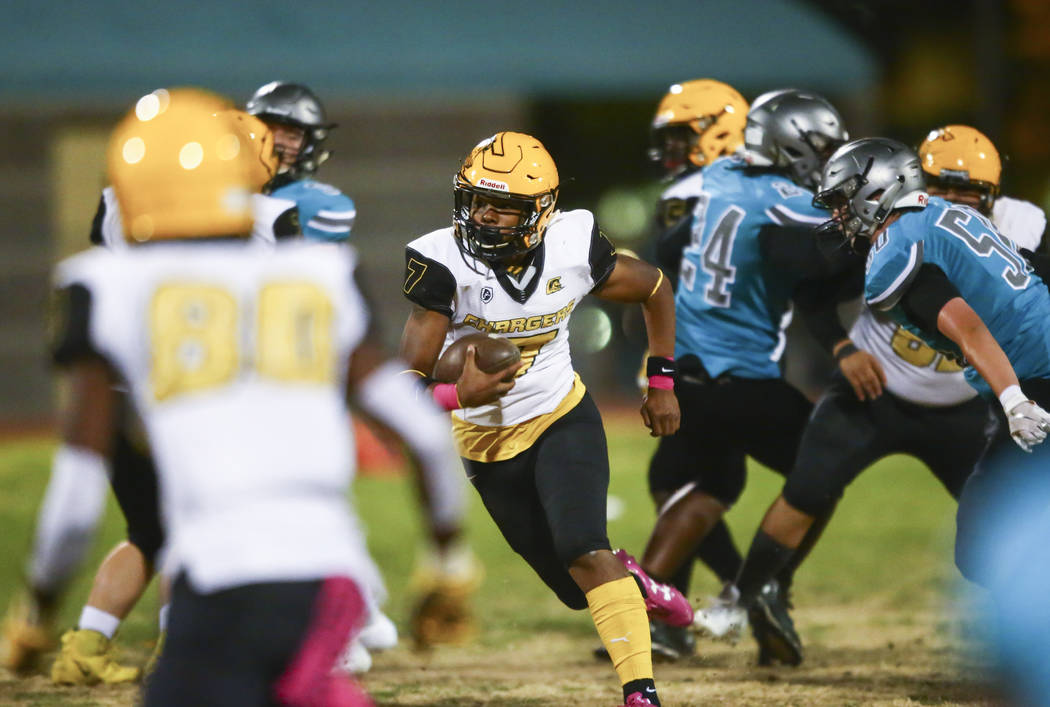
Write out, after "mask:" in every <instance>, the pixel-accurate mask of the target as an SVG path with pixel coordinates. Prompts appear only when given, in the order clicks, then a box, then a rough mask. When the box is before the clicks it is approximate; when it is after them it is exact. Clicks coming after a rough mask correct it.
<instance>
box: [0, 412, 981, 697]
mask: <svg viewBox="0 0 1050 707" xmlns="http://www.w3.org/2000/svg"><path fill="white" fill-rule="evenodd" d="M606 426H607V431H608V433H609V440H610V455H611V460H612V470H613V474H612V484H611V491H610V492H611V494H612V495H613V496H615V497H617V498H618V499H620V500H622V501H623V503H624V506H625V512H624V513H623V514H622V515H620V516H619V517H618V518H616V519H614V520H611V521H610V523H609V536H610V539H611V540H612V542H613V544H614V546H616V545H619V546H623V547H626V548H628V549H630V550H631V551H633V552H635V553H636V554H640V552H641V549H642V548H643V546H644V543H645V539H646V537H647V533H648V530H649V528H650V527H651V524H652V521H653V516H654V514H653V510H652V508H651V504H650V502H649V500H648V494H647V492H646V485H645V469H646V467H647V463H648V458H649V454H650V452H651V450H652V447H653V444H654V442H653V441H652V440H651V439H650V438H649V437H648V436H647V435H646V434H645V431H644V430H643V428H642V427H641V424H640V423H639V422H637V421H636V418H635V417H634V416H633V415H625V414H612V415H608V416H607V421H606ZM52 447H53V441H52V440H50V439H47V438H35V439H24V440H18V441H9V442H6V443H3V444H2V445H0V552H2V554H3V558H4V562H3V565H2V566H0V604H2V605H4V606H6V605H7V602H8V600H9V598H10V596H11V594H12V593H13V591H14V590H15V589H16V588H17V587H18V584H19V581H20V573H21V568H22V558H23V557H24V556H25V552H26V549H27V547H28V543H29V538H30V534H31V532H32V522H33V518H34V515H35V512H36V508H37V504H38V501H39V499H40V496H41V494H42V492H43V488H44V485H45V483H46V480H47V474H48V463H49V453H50V450H51V449H52ZM778 489H779V477H776V476H775V475H773V474H771V473H769V472H767V471H766V470H764V469H762V468H760V467H757V466H754V467H752V471H751V474H750V479H749V483H748V487H747V489H746V491H745V494H744V497H743V498H742V500H741V502H740V504H739V505H738V506H737V507H736V508H734V509H733V511H732V512H731V514H730V515H729V521H730V525H731V527H732V529H733V531H734V534H735V536H736V538H737V541H738V544H740V545H741V546H742V547H743V548H744V549H746V545H747V544H748V543H749V542H750V538H751V534H752V533H753V531H754V528H755V526H756V524H757V522H758V520H759V518H760V517H761V514H762V512H763V511H764V510H765V508H766V506H767V505H768V503H769V502H770V500H771V499H772V498H773V496H774V495H775V494H776V492H777V490H778ZM355 495H356V497H357V499H358V507H359V509H360V513H361V515H362V517H363V518H364V520H365V522H366V524H367V526H368V528H369V529H370V531H369V533H370V534H369V544H370V546H371V548H372V550H373V554H374V555H375V557H376V559H377V561H378V563H379V565H380V566H381V567H382V568H383V570H384V573H385V575H386V578H387V582H388V584H389V587H390V591H391V599H390V602H389V604H388V606H387V613H389V614H390V615H391V617H392V618H394V620H395V621H396V622H398V623H399V625H403V621H404V618H405V615H406V610H407V598H406V595H405V591H404V585H405V581H406V578H407V577H408V575H409V573H410V571H411V566H412V562H413V557H414V553H415V550H416V548H417V546H418V544H419V537H420V536H419V524H418V520H417V514H416V513H415V508H414V498H413V495H412V490H411V488H410V486H409V484H407V483H406V482H405V480H404V479H403V478H402V477H400V476H396V475H381V476H364V477H362V478H360V479H359V480H358V482H357V484H356V488H355ZM953 524H954V503H953V502H952V501H951V499H950V498H949V497H948V495H947V493H946V492H945V491H944V490H943V488H941V487H940V485H939V484H938V483H937V482H936V480H934V479H933V477H932V476H931V475H930V474H929V473H928V472H927V471H926V470H925V468H924V467H923V466H922V465H921V464H919V463H918V462H916V461H914V460H912V459H909V458H906V457H891V458H888V459H886V460H884V461H882V462H881V463H879V464H878V465H877V466H876V467H875V468H873V469H872V470H870V471H869V472H868V473H866V474H865V475H863V476H862V477H861V478H860V479H859V480H858V481H857V482H856V483H855V484H854V485H853V486H852V487H851V488H850V490H849V492H848V494H847V496H846V498H845V500H844V501H843V502H842V503H841V504H840V505H839V508H838V511H837V513H836V515H835V518H834V519H833V520H832V522H831V525H830V527H829V528H828V530H827V532H826V534H825V536H824V539H823V540H822V542H821V544H820V545H819V546H818V547H817V549H816V550H815V551H814V553H813V554H812V556H811V557H810V559H809V561H808V563H807V564H806V565H805V566H804V567H803V568H802V569H801V570H800V572H799V574H798V579H797V581H796V588H795V603H796V605H797V607H798V608H797V611H796V617H797V622H798V627H799V630H800V632H801V635H802V638H803V641H804V642H805V643H806V646H807V659H806V663H805V664H804V665H803V666H802V667H801V668H798V669H789V668H779V669H768V668H767V669H759V668H756V667H754V655H753V653H754V648H753V646H752V645H751V643H750V641H744V642H742V643H741V644H740V645H738V646H735V647H730V646H725V645H721V644H702V645H701V647H700V651H699V655H698V656H697V657H695V658H693V659H690V660H688V661H683V662H679V663H676V664H661V665H658V666H657V669H656V676H657V681H658V685H659V686H660V688H661V696H662V698H663V700H664V704H665V705H700V704H721V705H760V704H791V705H848V704H878V705H918V704H923V705H927V704H936V705H954V704H967V705H969V704H985V703H986V702H987V701H988V698H987V696H986V693H985V692H984V691H983V690H982V689H981V688H980V686H979V682H978V681H977V676H978V675H979V673H980V669H981V667H982V666H981V662H982V661H981V660H980V659H979V658H978V657H975V653H974V652H973V651H972V650H971V646H970V645H969V642H968V641H967V640H966V639H965V638H964V637H962V635H963V634H964V631H963V627H962V625H961V624H960V623H959V621H958V620H957V619H955V618H954V614H953V612H952V611H951V605H952V604H954V603H956V602H955V600H954V599H953V598H952V597H953V587H954V586H955V581H956V572H955V569H954V567H953V566H952V562H951V556H952V555H951V545H952V531H953ZM469 530H470V538H471V541H472V543H473V546H474V548H475V551H476V552H477V554H478V555H479V556H480V557H481V558H482V560H483V561H484V563H485V566H486V571H487V577H486V581H485V582H484V585H483V586H482V589H481V590H480V593H479V594H478V597H477V605H476V608H477V612H478V613H479V615H480V618H481V629H482V630H481V634H480V636H479V637H478V640H477V641H476V642H475V643H473V644H472V645H469V646H464V647H456V648H441V649H439V650H437V651H434V652H432V653H429V654H425V655H420V654H416V653H414V652H412V651H411V650H410V649H409V648H408V647H406V646H405V645H404V643H403V644H402V646H401V647H399V648H397V649H395V650H394V651H392V652H390V653H387V654H383V655H379V656H377V657H376V664H375V667H374V668H373V670H372V671H371V672H370V673H368V674H367V675H366V676H365V678H364V683H365V685H366V686H367V687H368V689H369V690H370V691H371V692H372V693H373V695H374V696H375V697H376V699H377V701H378V703H379V704H382V705H454V706H457V707H467V706H474V705H516V706H525V705H529V706H533V705H565V704H574V705H588V706H590V705H615V704H620V702H618V699H619V689H618V684H617V682H616V679H615V676H614V674H613V672H612V669H611V667H609V666H608V665H604V664H602V663H600V662H598V661H596V660H595V659H594V658H592V657H591V649H592V648H594V647H595V646H596V645H597V638H596V635H595V632H594V628H593V626H592V624H591V623H590V621H589V617H588V615H587V614H586V612H572V611H570V610H568V609H565V608H564V607H563V606H562V605H561V604H560V603H559V602H558V601H557V600H556V599H555V598H554V597H553V595H551V594H550V593H549V592H548V591H547V590H546V588H545V587H544V586H543V585H542V584H541V583H540V581H539V580H538V579H537V578H535V577H534V575H533V574H532V572H531V570H529V568H528V567H527V566H526V565H525V564H524V562H522V561H521V560H520V559H518V558H517V557H516V556H515V555H514V554H513V553H512V552H511V551H510V550H509V549H508V548H507V547H506V546H505V544H504V542H503V540H502V538H501V537H500V536H499V533H498V531H497V530H496V529H495V527H494V526H493V524H492V523H491V521H490V520H489V519H488V517H487V516H486V514H485V512H484V510H483V509H482V508H481V506H480V503H478V502H477V499H476V498H474V497H473V495H472V503H471V513H470V526H469ZM122 533H123V526H122V522H121V519H120V516H119V512H118V511H117V509H116V508H115V506H112V505H111V507H110V508H109V509H108V512H107V517H106V522H105V526H104V529H103V533H102V535H101V537H100V538H99V541H98V543H97V544H96V551H95V554H94V556H93V558H92V561H91V563H90V566H89V567H86V568H85V571H84V572H83V573H82V576H81V577H80V578H79V579H78V581H77V583H76V584H75V585H74V586H73V588H72V591H71V592H70V594H69V596H68V598H67V601H66V602H65V605H64V608H63V610H62V614H61V626H68V625H70V624H72V622H73V621H75V619H76V615H77V614H78V612H79V609H80V604H81V602H82V601H83V600H84V598H85V597H86V595H87V588H88V584H89V582H90V576H91V573H92V572H93V571H94V567H95V565H96V563H97V561H98V560H99V559H100V558H101V555H102V553H104V552H105V551H106V549H108V548H109V547H110V546H111V545H112V544H113V543H114V542H116V541H117V540H119V539H121V537H122ZM717 589H718V587H717V585H716V583H715V580H714V578H713V577H712V576H711V575H710V574H709V573H708V572H707V571H706V570H703V569H698V570H697V571H696V574H695V579H694V582H693V597H692V598H693V599H694V600H695V601H699V600H701V599H702V598H703V597H704V596H705V595H709V594H713V593H715V592H717ZM694 603H695V602H694ZM154 613H155V599H154V596H153V594H152V591H151V593H150V594H149V595H148V596H147V597H146V598H145V599H144V600H143V602H141V603H140V606H139V607H138V608H136V610H135V611H134V612H133V614H132V615H131V617H130V618H129V620H128V621H127V622H126V623H125V626H124V628H123V629H122V633H121V635H120V642H121V644H122V645H123V646H124V651H125V655H126V657H127V658H128V659H129V661H140V662H143V661H145V658H146V656H147V655H148V652H149V649H150V646H151V643H152V640H153V638H154V635H155V629H154V625H155V620H154V618H153V617H154ZM134 697H135V692H134V690H132V689H130V688H103V689H81V688H76V689H74V688H65V689H58V688H54V687H52V686H51V684H50V682H49V681H48V680H47V679H46V678H45V677H44V676H43V675H38V676H34V677H30V678H25V679H17V678H15V677H14V676H12V675H9V674H6V673H3V672H2V671H0V704H2V705H40V706H43V705H77V706H82V707H88V706H90V705H130V704H133V703H134Z"/></svg>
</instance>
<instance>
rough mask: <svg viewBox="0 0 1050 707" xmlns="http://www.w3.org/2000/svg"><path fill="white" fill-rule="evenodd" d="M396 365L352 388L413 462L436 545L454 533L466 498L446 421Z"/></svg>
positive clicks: (360, 403) (379, 370)
mask: <svg viewBox="0 0 1050 707" xmlns="http://www.w3.org/2000/svg"><path fill="white" fill-rule="evenodd" d="M403 369H404V367H403V366H402V365H401V364H400V363H395V362H388V363H385V364H383V365H382V366H380V367H378V368H377V369H375V370H374V371H373V372H372V373H371V374H370V375H369V376H367V377H366V378H365V379H364V380H362V381H360V383H359V384H358V385H357V386H356V388H355V391H354V401H355V402H356V403H357V405H358V406H360V407H361V409H363V410H364V411H365V412H366V413H368V414H369V415H370V416H371V417H373V418H375V419H376V420H377V421H379V422H380V423H382V424H383V425H385V426H386V427H388V428H389V429H391V430H392V431H393V432H395V433H396V434H397V436H398V437H400V438H401V440H402V441H403V442H404V443H405V446H406V447H408V449H409V452H410V453H411V456H412V457H413V459H415V460H416V461H417V465H416V469H417V472H418V473H419V488H420V492H421V496H422V498H423V501H424V505H425V507H426V508H427V511H428V518H429V520H430V527H431V532H432V535H433V538H434V540H435V542H437V543H438V544H439V545H441V544H444V543H445V542H446V541H447V540H448V539H449V538H450V537H453V536H454V535H456V534H457V533H458V530H459V526H460V521H461V518H462V516H463V512H464V508H465V504H466V497H465V491H464V488H463V479H462V474H461V473H460V470H459V460H458V455H457V454H456V452H455V449H454V447H453V445H452V438H451V435H450V433H449V427H448V418H447V417H446V416H445V415H443V414H441V412H440V411H439V410H438V409H437V407H436V406H435V405H433V404H432V403H431V402H430V401H429V400H428V397H429V396H427V395H420V394H419V390H418V384H417V382H416V381H415V380H413V378H414V376H407V375H401V372H402V371H403Z"/></svg>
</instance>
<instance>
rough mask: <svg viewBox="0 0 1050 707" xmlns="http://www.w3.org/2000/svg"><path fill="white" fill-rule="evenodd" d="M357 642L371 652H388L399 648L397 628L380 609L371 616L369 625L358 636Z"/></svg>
mask: <svg viewBox="0 0 1050 707" xmlns="http://www.w3.org/2000/svg"><path fill="white" fill-rule="evenodd" d="M357 640H359V641H361V643H362V645H364V647H365V648H367V649H368V650H370V651H376V652H378V651H388V650H390V649H391V648H394V647H395V646H397V626H395V625H394V622H393V621H391V620H390V617H389V616H387V615H386V614H384V613H383V612H382V611H380V610H379V609H375V610H374V611H372V612H371V613H370V614H369V617H368V623H366V624H365V627H364V628H362V629H361V633H359V634H357Z"/></svg>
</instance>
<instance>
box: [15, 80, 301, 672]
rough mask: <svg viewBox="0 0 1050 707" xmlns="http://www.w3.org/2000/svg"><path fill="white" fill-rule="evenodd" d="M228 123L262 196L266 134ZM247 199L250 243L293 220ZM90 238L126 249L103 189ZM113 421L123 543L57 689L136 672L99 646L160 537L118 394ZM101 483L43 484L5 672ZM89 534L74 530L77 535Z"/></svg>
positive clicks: (246, 121) (141, 578)
mask: <svg viewBox="0 0 1050 707" xmlns="http://www.w3.org/2000/svg"><path fill="white" fill-rule="evenodd" d="M167 100H168V94H167V92H166V91H165V90H163V89H161V90H158V91H154V92H153V93H150V94H148V95H146V96H143V97H142V99H140V101H139V104H138V106H137V108H138V109H139V110H140V111H142V112H143V114H146V112H148V111H151V110H155V109H157V108H158V107H159V106H160V105H162V104H163V103H164V102H166V101H167ZM228 117H229V118H230V119H232V120H234V121H236V125H237V127H238V129H239V131H240V135H241V137H242V138H243V143H244V145H245V146H246V148H248V149H250V151H251V155H252V156H253V159H254V160H255V168H256V179H257V180H258V181H259V182H260V184H262V187H261V189H262V190H265V189H266V183H268V182H269V180H271V179H272V178H273V177H274V176H276V174H277V167H278V160H277V157H276V155H275V154H274V149H273V136H272V134H271V133H270V131H269V129H268V128H267V127H266V126H265V125H264V124H263V123H262V122H261V121H259V120H258V119H257V118H254V117H252V116H250V115H248V114H247V113H244V112H242V111H236V110H231V111H229V112H228ZM251 199H252V201H251V208H252V213H253V225H252V238H253V239H254V240H257V241H260V242H266V243H273V242H274V240H275V236H276V235H277V234H281V233H282V232H283V231H286V230H287V229H288V226H287V224H289V223H295V218H294V216H295V206H294V204H290V202H286V201H283V200H275V199H272V198H270V197H267V196H264V195H263V194H261V193H254V194H252V195H251ZM296 231H297V229H296ZM90 241H91V243H93V244H95V245H102V246H105V247H106V248H107V249H110V250H123V249H125V248H127V247H128V246H129V243H128V239H127V237H126V231H125V229H124V224H123V221H122V218H121V212H120V208H119V206H118V205H117V202H116V193H115V191H114V189H113V187H106V188H105V189H104V190H103V193H102V198H101V199H100V201H99V207H98V210H97V211H96V213H95V217H94V219H93V221H92V226H91V233H90ZM117 416H118V419H119V421H120V423H119V424H118V425H117V431H116V434H115V435H114V439H113V442H112V447H111V450H110V455H109V456H110V460H111V466H110V469H111V473H110V476H109V485H110V486H111V487H112V489H113V493H114V496H115V497H116V499H117V503H118V505H119V507H120V509H121V512H122V513H123V515H124V517H125V519H126V521H127V536H128V537H127V540H126V541H123V542H121V543H118V544H117V545H116V546H115V547H114V548H113V549H112V550H111V551H110V553H109V554H108V555H107V556H106V558H105V559H104V560H103V562H102V564H101V565H100V566H99V568H98V570H97V572H96V574H95V579H94V582H93V585H92V589H91V593H90V594H89V596H88V599H87V602H86V604H85V605H84V607H83V609H82V611H81V613H80V617H79V619H78V620H77V624H76V626H75V627H74V628H73V629H71V630H70V631H68V632H67V634H66V635H64V636H63V639H62V650H61V651H60V653H59V654H58V656H57V657H56V658H55V661H54V663H53V664H52V666H51V671H50V672H51V678H52V680H53V681H54V682H56V683H58V684H95V683H103V684H117V683H123V682H132V681H134V680H136V679H138V677H139V674H140V670H139V669H138V668H137V667H132V666H125V665H120V664H119V663H118V662H117V661H116V659H115V658H114V655H113V652H112V651H111V650H109V649H110V641H111V640H112V639H113V636H114V634H115V633H116V631H117V629H118V628H119V626H120V623H121V622H122V621H123V620H124V619H125V618H126V617H127V615H128V613H129V612H130V611H131V609H132V608H133V607H134V605H135V603H136V602H137V601H138V599H139V598H140V597H141V596H142V593H143V592H144V591H145V589H146V587H147V585H148V584H149V581H150V579H151V578H152V577H153V573H154V571H155V569H156V560H157V555H158V552H159V551H160V549H161V547H162V546H163V544H164V531H163V528H162V527H161V521H160V517H159V505H158V500H157V482H156V471H155V469H154V465H153V460H152V458H151V456H150V453H149V448H148V444H147V442H146V439H145V433H144V431H143V430H142V425H141V422H140V421H139V420H138V418H137V415H136V414H135V412H134V410H133V406H132V405H131V404H130V402H129V401H127V400H124V399H123V398H122V402H121V405H120V408H119V411H118V413H117ZM106 483H107V481H106V478H104V477H88V476H85V477H81V478H78V479H72V478H67V477H65V476H63V475H62V474H60V473H59V474H53V475H52V477H51V479H50V480H49V483H48V488H47V491H46V493H45V498H44V503H43V504H42V506H41V509H40V514H39V519H38V522H37V526H36V537H35V541H34V551H33V553H32V555H31V558H30V563H29V567H28V570H27V578H28V582H27V584H28V586H27V591H26V592H25V593H24V594H23V595H21V596H19V597H17V598H16V600H15V602H14V603H13V604H12V606H11V608H10V610H9V612H8V616H7V617H6V621H5V626H4V637H3V645H2V650H0V653H2V660H3V664H4V665H5V666H6V667H7V668H8V669H10V670H14V671H16V672H23V671H25V670H27V669H29V668H30V667H32V665H33V663H34V662H35V659H36V657H37V655H38V654H39V653H40V652H41V651H42V650H44V649H46V648H48V647H49V646H50V644H51V633H50V631H51V626H50V624H51V619H52V617H53V614H54V612H55V608H56V604H57V599H58V597H59V596H60V595H61V594H62V592H63V590H64V589H65V587H66V586H67V585H68V583H69V580H70V579H71V578H72V575H73V573H74V572H75V570H76V569H77V567H78V565H79V560H80V558H82V557H83V554H84V551H85V548H79V547H76V546H75V543H74V544H72V545H68V546H67V549H66V551H65V552H64V553H55V552H52V551H51V549H50V548H53V547H55V546H61V545H63V544H67V543H68V539H67V538H64V537H63V536H62V535H61V534H60V533H58V532H57V529H59V528H63V527H68V526H70V525H72V526H78V527H80V528H82V529H84V530H87V529H91V528H94V527H95V524H96V523H97V521H98V519H99V518H100V517H101V510H102V507H101V503H102V501H103V499H104V497H105V486H106ZM90 535H91V534H90V533H83V534H81V537H90ZM43 558H50V559H51V560H52V562H50V563H49V562H44V561H43ZM161 596H162V604H166V599H164V597H166V591H165V588H164V587H163V586H162V587H161ZM167 613H168V609H167V606H166V605H164V606H162V607H161V609H160V612H159V621H158V623H159V629H160V635H161V637H163V634H164V630H165V628H166V625H167ZM162 643H163V638H161V639H159V640H158V643H157V651H159V649H160V647H161V646H162ZM155 655H156V651H155ZM155 655H154V658H155ZM154 658H151V661H152V660H153V659H154Z"/></svg>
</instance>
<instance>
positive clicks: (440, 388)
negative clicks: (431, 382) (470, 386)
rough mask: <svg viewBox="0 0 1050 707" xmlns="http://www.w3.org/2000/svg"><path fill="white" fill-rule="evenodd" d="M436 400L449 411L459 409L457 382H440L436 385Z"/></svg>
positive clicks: (434, 393)
mask: <svg viewBox="0 0 1050 707" xmlns="http://www.w3.org/2000/svg"><path fill="white" fill-rule="evenodd" d="M433 395H434V400H435V401H436V402H437V404H438V405H440V406H441V407H442V408H444V409H445V410H448V411H452V410H459V409H460V408H461V407H463V406H462V405H460V404H459V393H457V392H456V384H455V383H438V384H437V385H435V386H434V392H433Z"/></svg>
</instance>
